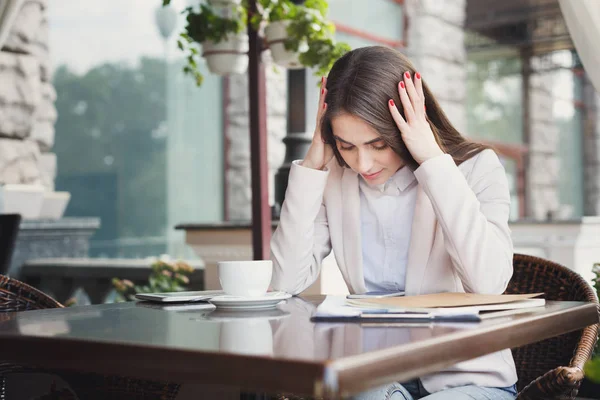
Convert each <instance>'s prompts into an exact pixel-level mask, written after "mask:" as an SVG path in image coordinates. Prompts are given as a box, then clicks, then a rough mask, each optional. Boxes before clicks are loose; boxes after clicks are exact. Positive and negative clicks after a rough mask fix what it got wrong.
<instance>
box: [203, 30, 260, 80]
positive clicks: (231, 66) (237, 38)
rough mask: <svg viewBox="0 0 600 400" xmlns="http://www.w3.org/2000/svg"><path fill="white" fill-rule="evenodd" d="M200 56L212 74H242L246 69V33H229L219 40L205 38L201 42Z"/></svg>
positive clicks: (247, 59)
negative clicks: (205, 39) (201, 51)
mask: <svg viewBox="0 0 600 400" xmlns="http://www.w3.org/2000/svg"><path fill="white" fill-rule="evenodd" d="M202 50H203V53H202V56H203V57H204V58H205V59H206V64H207V66H208V69H209V71H210V72H212V73H213V74H217V75H230V74H243V73H244V72H246V70H247V69H248V62H249V57H248V50H249V41H248V35H247V34H245V33H238V34H229V35H227V37H226V38H225V39H223V40H221V41H220V42H215V41H212V40H207V41H205V42H202Z"/></svg>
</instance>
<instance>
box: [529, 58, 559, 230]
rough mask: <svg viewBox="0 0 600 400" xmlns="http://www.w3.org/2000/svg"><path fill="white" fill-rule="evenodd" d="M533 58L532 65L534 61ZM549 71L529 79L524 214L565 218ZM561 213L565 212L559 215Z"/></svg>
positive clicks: (541, 217) (536, 216) (557, 135)
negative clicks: (525, 207) (525, 208)
mask: <svg viewBox="0 0 600 400" xmlns="http://www.w3.org/2000/svg"><path fill="white" fill-rule="evenodd" d="M535 63H536V62H535V59H533V60H532V64H535ZM552 87H553V78H552V73H551V72H545V73H533V74H532V75H531V78H530V81H529V162H528V165H527V172H526V173H527V202H528V210H529V215H528V217H530V218H533V219H536V220H545V219H547V218H549V217H550V218H566V217H568V215H566V214H567V211H568V210H564V209H563V208H561V205H560V196H559V190H560V189H559V179H560V176H559V174H560V158H559V155H558V144H559V131H558V126H557V125H556V121H555V119H554V113H553V105H554V97H553V93H552V89H551V88H552ZM562 214H565V215H562Z"/></svg>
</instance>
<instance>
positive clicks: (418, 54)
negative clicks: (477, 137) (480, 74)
mask: <svg viewBox="0 0 600 400" xmlns="http://www.w3.org/2000/svg"><path fill="white" fill-rule="evenodd" d="M405 5H406V7H405V10H406V12H407V15H408V26H407V30H406V33H407V35H406V36H407V37H406V38H405V39H406V41H407V48H406V55H407V56H408V57H409V58H410V59H411V61H412V62H413V64H414V65H415V67H416V68H417V69H418V70H419V71H420V72H421V74H422V75H423V80H424V81H425V82H426V84H427V85H428V86H429V88H430V89H431V91H432V92H433V94H434V96H435V98H436V99H437V100H438V101H439V103H440V105H441V106H442V109H443V110H444V112H445V113H446V115H447V116H448V118H449V119H450V121H451V122H452V124H453V125H454V126H455V127H456V129H458V130H459V131H460V132H462V133H466V129H467V115H466V99H467V63H466V61H467V53H466V49H465V43H464V36H465V34H464V29H463V27H464V23H465V18H466V6H467V3H466V0H445V1H441V0H406V2H405Z"/></svg>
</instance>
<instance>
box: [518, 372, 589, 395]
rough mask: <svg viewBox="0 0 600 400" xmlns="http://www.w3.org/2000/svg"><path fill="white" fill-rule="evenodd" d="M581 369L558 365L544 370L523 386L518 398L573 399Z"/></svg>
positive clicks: (581, 374)
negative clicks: (546, 370) (542, 373)
mask: <svg viewBox="0 0 600 400" xmlns="http://www.w3.org/2000/svg"><path fill="white" fill-rule="evenodd" d="M582 379H583V371H582V370H581V369H579V368H574V367H558V368H555V369H553V370H552V371H548V372H546V373H545V374H544V375H542V376H540V377H539V378H537V379H536V380H534V381H533V382H531V383H530V384H529V385H527V386H525V387H524V388H523V390H521V392H520V393H519V396H518V397H517V399H518V400H542V399H543V400H553V399H555V400H558V399H560V400H563V399H575V396H577V392H578V391H579V386H580V385H581V380H582Z"/></svg>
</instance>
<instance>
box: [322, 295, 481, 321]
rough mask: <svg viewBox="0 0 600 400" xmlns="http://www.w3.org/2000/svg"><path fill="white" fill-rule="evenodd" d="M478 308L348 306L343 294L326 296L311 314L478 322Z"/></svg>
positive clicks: (351, 318) (325, 318)
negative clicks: (392, 308) (389, 308)
mask: <svg viewBox="0 0 600 400" xmlns="http://www.w3.org/2000/svg"><path fill="white" fill-rule="evenodd" d="M478 314H479V311H478V310H475V309H473V310H468V309H460V310H459V309H415V308H411V309H403V310H400V309H394V310H388V309H385V308H379V309H377V308H373V307H366V308H361V307H357V306H349V305H348V304H347V300H346V298H345V297H343V296H327V297H326V299H325V300H324V301H323V302H322V303H321V304H320V305H319V306H318V307H317V310H316V312H315V313H314V314H313V316H312V320H314V321H354V320H356V321H358V320H370V321H375V320H380V321H390V320H396V321H403V320H406V321H413V320H414V321H416V320H419V321H421V320H428V321H468V322H478V321H480V320H481V319H480V318H479V315H478Z"/></svg>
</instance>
